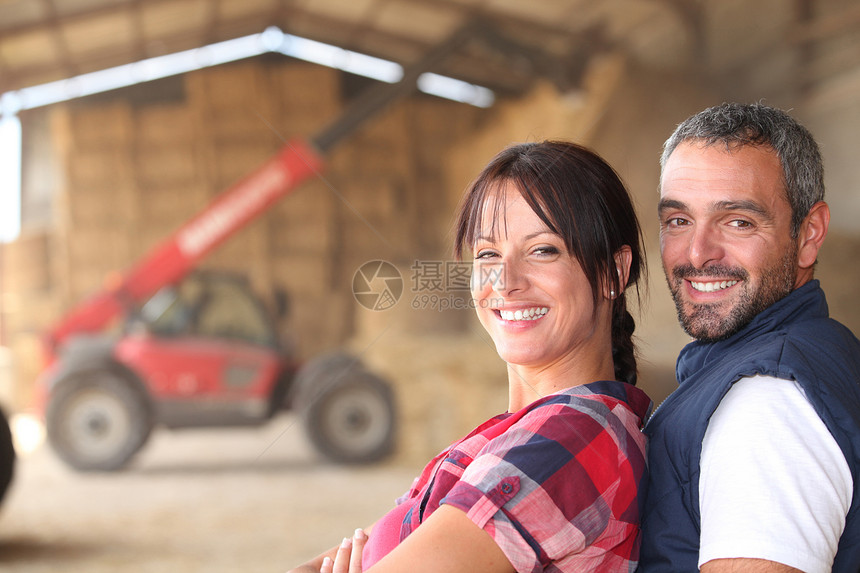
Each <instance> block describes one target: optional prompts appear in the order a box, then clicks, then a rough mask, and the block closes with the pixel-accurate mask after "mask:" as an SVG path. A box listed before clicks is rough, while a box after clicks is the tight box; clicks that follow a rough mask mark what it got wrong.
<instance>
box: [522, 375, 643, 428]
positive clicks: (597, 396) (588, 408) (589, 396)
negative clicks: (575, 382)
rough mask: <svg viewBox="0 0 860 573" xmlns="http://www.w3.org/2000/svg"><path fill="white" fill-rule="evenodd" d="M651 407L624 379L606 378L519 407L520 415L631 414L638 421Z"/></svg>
mask: <svg viewBox="0 0 860 573" xmlns="http://www.w3.org/2000/svg"><path fill="white" fill-rule="evenodd" d="M651 407H652V402H651V399H650V398H649V397H648V395H647V394H645V392H643V391H642V390H640V389H639V388H636V387H635V386H631V385H630V384H627V383H625V382H618V381H615V380H606V381H599V382H592V383H591V384H583V385H581V386H572V387H570V388H566V389H564V390H561V391H559V392H556V393H554V394H550V395H548V396H544V397H543V398H540V399H538V400H535V401H534V402H532V403H531V404H529V405H528V406H526V407H525V408H524V409H523V412H522V415H521V418H535V417H542V416H546V415H549V414H553V415H555V414H561V415H568V416H576V415H580V414H586V415H589V416H598V417H609V416H617V415H619V414H620V415H622V416H624V417H627V416H629V415H631V414H632V415H633V416H634V417H636V418H637V419H638V420H639V425H641V423H642V422H643V421H644V420H645V419H646V418H647V415H648V413H649V412H650V410H651Z"/></svg>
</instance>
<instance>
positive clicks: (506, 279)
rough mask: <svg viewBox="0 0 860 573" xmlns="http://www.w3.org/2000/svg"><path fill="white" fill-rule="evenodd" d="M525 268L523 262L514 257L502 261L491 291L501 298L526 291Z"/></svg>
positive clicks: (526, 278) (527, 280)
mask: <svg viewBox="0 0 860 573" xmlns="http://www.w3.org/2000/svg"><path fill="white" fill-rule="evenodd" d="M527 267H528V265H527V264H526V263H525V262H524V261H521V260H519V259H517V258H515V257H510V258H506V259H503V260H502V262H501V268H500V269H499V272H498V280H497V281H496V282H495V283H494V284H493V290H495V291H496V292H497V293H499V294H500V295H503V296H509V295H511V294H513V293H515V292H518V291H523V290H526V289H527V288H528V283H529V278H528V272H527Z"/></svg>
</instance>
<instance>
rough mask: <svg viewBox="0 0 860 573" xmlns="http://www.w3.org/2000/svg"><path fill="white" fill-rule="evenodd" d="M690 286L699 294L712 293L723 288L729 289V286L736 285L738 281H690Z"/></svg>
mask: <svg viewBox="0 0 860 573" xmlns="http://www.w3.org/2000/svg"><path fill="white" fill-rule="evenodd" d="M690 284H691V285H693V288H694V289H696V290H698V291H701V292H714V291H716V290H723V289H724V288H729V287H730V286H735V285H736V284H738V281H722V282H715V283H697V282H693V281H690Z"/></svg>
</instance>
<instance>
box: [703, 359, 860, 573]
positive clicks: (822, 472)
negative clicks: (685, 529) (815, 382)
mask: <svg viewBox="0 0 860 573" xmlns="http://www.w3.org/2000/svg"><path fill="white" fill-rule="evenodd" d="M700 469H701V474H700V477H699V506H700V510H701V518H702V533H701V547H700V550H699V567H701V566H702V564H703V563H707V562H708V561H710V560H712V559H720V558H740V557H745V558H756V559H767V560H770V561H776V562H777V563H782V564H784V565H789V566H791V567H795V568H797V569H800V570H801V571H805V572H807V573H818V572H821V573H828V572H829V571H830V570H831V567H832V565H833V559H834V557H835V555H836V548H837V545H838V543H839V537H840V536H841V535H842V531H843V529H844V528H845V516H846V514H847V513H848V509H849V507H850V506H851V498H852V495H853V490H854V484H853V480H852V478H851V472H850V470H849V469H848V463H847V462H846V461H845V456H844V455H843V454H842V450H840V449H839V446H838V445H837V443H836V440H835V439H834V438H833V436H832V435H831V434H830V432H829V431H828V430H827V428H826V427H825V425H824V422H822V421H821V418H819V417H818V415H817V414H816V413H815V410H814V409H813V407H812V404H810V403H809V401H808V400H807V399H806V395H805V394H804V392H803V390H802V389H801V388H800V386H799V385H798V384H797V383H796V382H794V381H792V380H781V379H778V378H772V377H769V376H754V377H750V378H743V379H741V380H740V381H738V382H737V383H735V384H734V386H733V387H732V389H731V390H729V392H728V394H726V396H725V397H724V398H723V400H722V402H720V405H719V406H718V407H717V410H716V411H715V412H714V414H713V416H711V420H710V422H709V424H708V429H707V431H706V432H705V438H704V441H703V442H702V458H701V462H700Z"/></svg>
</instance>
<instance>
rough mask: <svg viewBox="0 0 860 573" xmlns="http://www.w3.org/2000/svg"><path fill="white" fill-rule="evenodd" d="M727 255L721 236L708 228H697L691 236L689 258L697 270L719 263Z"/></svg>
mask: <svg viewBox="0 0 860 573" xmlns="http://www.w3.org/2000/svg"><path fill="white" fill-rule="evenodd" d="M724 255H725V248H724V247H723V244H722V241H721V237H720V234H719V233H718V232H717V231H716V230H715V229H713V228H710V227H708V226H697V227H696V228H695V229H694V230H693V232H692V234H691V236H690V246H689V250H688V257H689V259H690V264H692V265H693V266H694V267H695V268H697V269H701V268H704V267H705V265H706V264H708V263H710V262H714V261H719V260H721V259H722V258H723V256H724Z"/></svg>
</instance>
